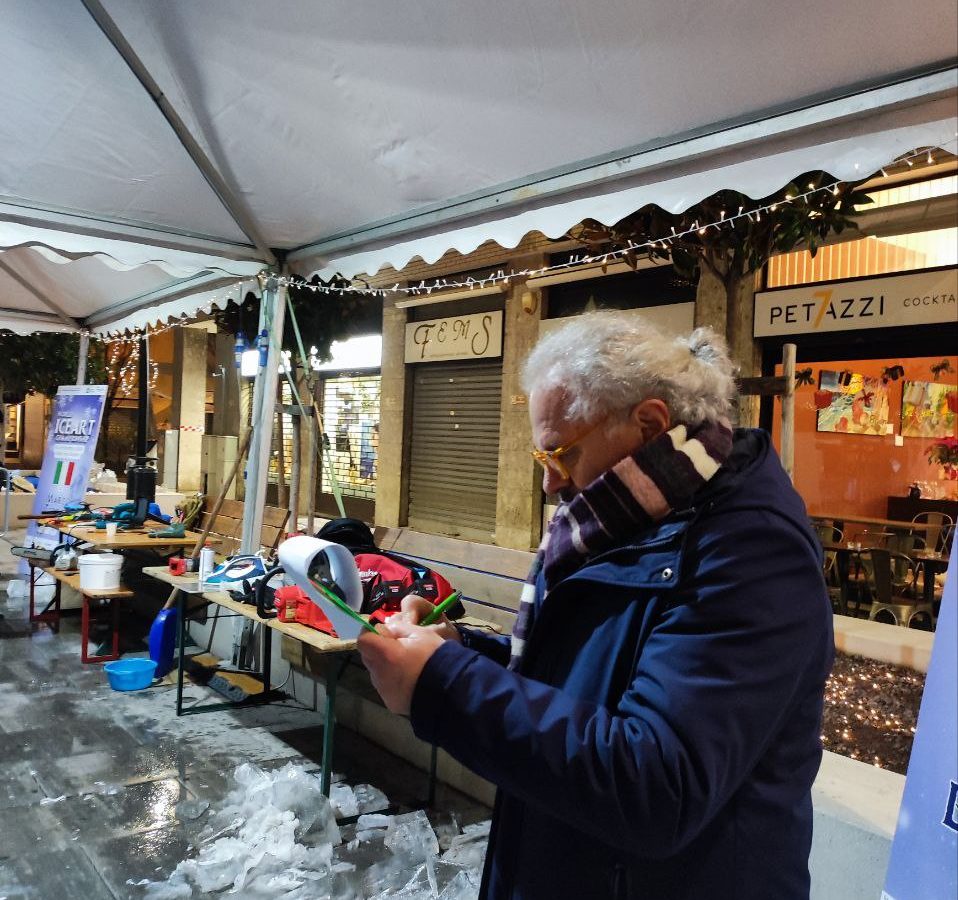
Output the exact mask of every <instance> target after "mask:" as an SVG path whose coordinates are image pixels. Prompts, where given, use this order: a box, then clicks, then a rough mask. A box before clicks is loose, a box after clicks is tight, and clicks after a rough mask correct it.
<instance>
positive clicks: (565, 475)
mask: <svg viewBox="0 0 958 900" xmlns="http://www.w3.org/2000/svg"><path fill="white" fill-rule="evenodd" d="M606 418H608V417H607V416H603V417H602V418H601V419H599V421H598V422H596V423H595V424H594V425H593V426H592V427H591V428H589V429H588V430H586V431H584V432H582V434H580V435H579V436H578V437H577V438H574V439H573V440H571V441H569V443H568V444H564V445H563V446H561V447H556V448H555V450H540V449H539V448H538V447H533V448H532V450H530V451H529V452H530V453H531V454H532V458H533V459H534V460H535V461H536V462H537V463H539V465H540V466H542V468H543V469H545V470H546V471H549V470H550V469H551V470H552V471H553V472H555V473H556V475H558V476H559V477H560V478H561V479H563V480H564V481H565V480H568V479H569V478H571V477H572V476H571V475H570V474H569V470H568V469H567V468H566V467H565V463H563V462H562V457H563V456H565V454H566V453H568V452H569V451H570V450H571V449H572V448H573V447H574V446H575V445H576V444H578V443H579V442H580V441H583V440H585V439H586V438H587V437H588V436H589V435H590V434H592V432H593V431H595V430H596V429H597V428H598V427H599V426H600V425H602V424H603V423H604V422H605V420H606Z"/></svg>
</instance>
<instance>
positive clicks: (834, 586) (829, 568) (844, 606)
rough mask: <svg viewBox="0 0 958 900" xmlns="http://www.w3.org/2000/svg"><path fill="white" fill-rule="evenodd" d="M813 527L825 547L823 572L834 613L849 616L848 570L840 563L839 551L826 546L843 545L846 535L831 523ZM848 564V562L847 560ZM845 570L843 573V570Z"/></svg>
mask: <svg viewBox="0 0 958 900" xmlns="http://www.w3.org/2000/svg"><path fill="white" fill-rule="evenodd" d="M812 527H813V528H814V529H815V534H816V535H817V536H818V540H819V543H821V544H822V545H823V547H822V551H823V553H824V557H823V561H822V572H823V573H824V575H825V586H826V587H827V588H828V599H829V600H830V601H831V604H832V611H833V612H837V613H840V614H841V615H848V599H847V592H848V570H847V565H846V566H844V567H843V566H842V565H840V564H839V561H838V551H837V550H829V549H827V548H826V547H825V546H824V545H826V544H841V543H843V542H844V540H845V535H844V534H843V533H842V530H841V528H838V527H836V526H835V525H832V524H831V523H829V522H816V523H813V525H812ZM846 563H847V560H846ZM843 568H844V569H845V571H844V572H843V571H842V569H843Z"/></svg>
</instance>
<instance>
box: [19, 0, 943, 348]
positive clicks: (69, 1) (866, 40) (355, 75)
mask: <svg viewBox="0 0 958 900" xmlns="http://www.w3.org/2000/svg"><path fill="white" fill-rule="evenodd" d="M0 19H2V28H0V327H8V328H12V329H15V330H17V331H21V332H22V331H30V330H34V329H49V328H73V329H87V330H91V331H93V332H100V333H108V332H115V331H117V330H121V329H126V328H131V327H142V326H144V325H146V324H148V323H150V322H157V321H166V320H167V319H169V318H172V317H176V316H178V315H180V314H182V313H187V314H188V313H191V312H193V311H194V310H196V309H198V308H200V307H206V306H209V305H211V304H213V303H220V304H221V303H223V302H225V300H226V299H227V298H228V297H229V296H235V295H236V294H237V293H238V292H239V291H240V290H245V289H247V288H248V287H249V286H250V285H251V284H252V282H248V283H247V284H246V285H238V282H239V280H240V279H241V278H244V277H245V278H249V277H250V276H252V275H253V274H254V273H256V272H257V271H259V270H260V269H262V268H264V267H265V266H266V265H268V264H273V263H275V262H276V260H277V258H280V259H282V258H283V257H285V259H286V261H288V264H289V265H290V267H291V269H292V270H294V271H297V272H299V273H302V274H311V273H312V272H315V271H319V272H321V273H322V274H324V275H329V274H332V273H333V272H336V271H341V272H343V273H344V274H346V275H353V274H356V273H358V272H362V271H365V272H374V271H376V270H377V269H379V268H380V267H381V266H383V265H385V264H390V265H393V266H396V267H400V266H402V265H403V264H404V263H405V262H407V261H408V260H409V259H411V258H413V257H414V256H421V257H423V258H424V259H426V260H427V261H431V260H434V259H436V258H438V257H439V256H440V255H441V254H442V253H443V252H445V251H446V250H448V249H450V248H453V247H454V248H456V249H459V250H461V251H463V252H468V251H469V250H471V249H472V248H474V247H476V246H478V244H480V243H482V242H483V241H486V240H490V239H491V240H495V241H498V242H499V243H501V244H502V245H503V246H506V247H511V246H514V245H515V244H516V243H517V242H518V241H519V240H520V239H521V238H522V236H523V235H524V234H526V233H528V232H529V231H530V230H533V229H536V230H539V231H542V232H544V233H545V234H547V235H549V236H557V235H559V234H562V233H563V232H564V231H565V230H566V229H567V228H568V227H569V226H571V225H572V224H574V223H575V222H577V221H579V220H581V219H582V218H584V217H586V216H591V217H594V218H599V219H601V220H603V221H606V222H612V221H615V220H616V219H617V218H619V217H621V216H622V215H625V214H627V213H629V212H631V211H633V210H634V209H636V208H638V207H640V206H642V205H644V204H645V203H649V202H656V203H659V204H660V205H662V206H664V207H666V208H669V209H673V210H679V209H683V208H685V207H687V206H688V205H690V204H691V203H693V202H695V201H696V200H698V199H700V198H701V197H703V196H706V195H708V194H709V193H711V192H713V191H715V190H717V189H719V188H737V189H739V190H743V191H745V192H746V193H750V194H753V195H762V194H765V193H768V192H769V191H771V190H774V189H776V188H778V187H780V186H781V185H782V184H784V183H786V182H787V181H788V180H789V179H790V178H792V177H793V176H794V175H796V174H798V173H799V172H801V171H806V170H810V169H816V168H823V169H826V170H828V171H829V172H831V173H832V174H833V175H835V176H837V177H846V178H851V177H855V176H856V175H859V174H865V173H867V172H869V171H874V170H876V169H877V168H878V167H879V166H881V165H883V164H885V163H888V162H889V161H890V160H891V159H893V158H894V157H895V156H897V155H899V154H900V153H902V152H904V151H907V150H909V149H911V148H913V147H916V146H944V147H945V148H946V149H951V150H954V149H955V139H956V132H958V115H956V112H958V110H956V96H958V74H956V71H958V70H956V68H955V57H956V53H958V38H956V35H958V12H956V7H955V4H954V3H953V2H952V0H924V2H922V3H920V4H919V5H918V6H917V7H915V6H913V7H907V6H902V5H901V4H900V3H896V2H892V0H874V2H870V3H863V2H861V0H859V2H844V3H842V2H839V3H836V2H833V0H811V2H810V3H809V4H806V6H805V7H803V8H802V9H801V10H798V9H796V8H794V7H788V6H783V5H782V4H768V3H761V2H758V0H737V2H720V3H713V4H705V5H703V4H700V3H697V2H695V0H676V2H673V3H670V4H661V3H653V2H650V0H639V2H630V3H620V2H615V0H597V2H591V3H572V2H569V3H561V4H555V3H550V2H547V0H512V2H510V3H500V4H491V5H490V4H463V3H452V4H451V3H449V2H442V0H423V2H420V3H417V4H414V5H413V6H410V5H408V4H398V5H397V4H373V5H370V4H356V3H351V2H347V0H331V2H327V3H323V4H315V3H309V2H305V0H281V2H279V3H273V4H261V3H255V2H251V0H247V2H240V3H237V2H235V0H207V2H204V3H194V2H191V0H168V2H164V3H155V2H149V0H0ZM317 302H322V301H321V300H319V299H318V300H317Z"/></svg>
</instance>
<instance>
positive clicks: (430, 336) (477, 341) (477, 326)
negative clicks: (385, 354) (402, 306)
mask: <svg viewBox="0 0 958 900" xmlns="http://www.w3.org/2000/svg"><path fill="white" fill-rule="evenodd" d="M496 356H502V310H501V309H498V310H494V311H492V312H484V313H475V314H474V315H470V316H449V317H448V318H446V319H430V320H429V321H427V322H410V323H409V324H407V325H406V357H405V358H406V362H407V363H417V362H439V361H440V360H452V359H489V358H492V357H496Z"/></svg>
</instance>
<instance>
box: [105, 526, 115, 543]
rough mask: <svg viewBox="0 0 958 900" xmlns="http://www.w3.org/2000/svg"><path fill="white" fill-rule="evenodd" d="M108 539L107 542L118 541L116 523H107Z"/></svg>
mask: <svg viewBox="0 0 958 900" xmlns="http://www.w3.org/2000/svg"><path fill="white" fill-rule="evenodd" d="M106 537H107V540H110V541H112V540H115V539H116V522H107V523H106Z"/></svg>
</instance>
